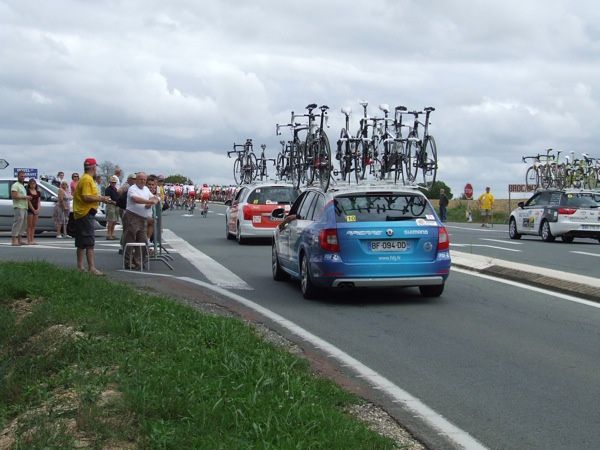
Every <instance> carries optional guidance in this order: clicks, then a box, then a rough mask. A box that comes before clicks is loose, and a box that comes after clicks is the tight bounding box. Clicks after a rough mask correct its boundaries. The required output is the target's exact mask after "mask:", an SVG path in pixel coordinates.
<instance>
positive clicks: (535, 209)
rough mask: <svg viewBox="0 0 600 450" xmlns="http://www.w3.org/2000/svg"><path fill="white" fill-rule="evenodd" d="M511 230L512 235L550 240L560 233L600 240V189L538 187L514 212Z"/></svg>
mask: <svg viewBox="0 0 600 450" xmlns="http://www.w3.org/2000/svg"><path fill="white" fill-rule="evenodd" d="M508 234H509V236H510V238H511V239H520V238H521V236H522V235H525V234H531V235H535V236H540V237H541V238H542V239H543V240H544V241H546V242H552V241H554V239H555V238H556V237H558V236H560V238H561V240H562V241H563V242H573V239H574V238H576V237H581V238H592V239H598V240H599V241H600V193H598V192H594V191H589V190H582V189H562V190H559V189H550V190H543V191H538V192H536V193H535V194H534V195H533V196H532V197H531V198H530V199H529V200H527V201H526V202H519V206H518V208H517V209H515V210H514V211H512V212H511V213H510V218H509V222H508Z"/></svg>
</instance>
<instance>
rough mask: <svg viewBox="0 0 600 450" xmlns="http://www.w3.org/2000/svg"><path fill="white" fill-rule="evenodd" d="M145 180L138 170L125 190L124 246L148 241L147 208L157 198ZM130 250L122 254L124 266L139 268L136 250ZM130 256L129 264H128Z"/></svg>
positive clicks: (149, 207) (150, 206) (144, 176)
mask: <svg viewBox="0 0 600 450" xmlns="http://www.w3.org/2000/svg"><path fill="white" fill-rule="evenodd" d="M146 180H147V177H146V174H145V173H144V172H139V173H138V174H137V176H136V179H135V184H134V185H133V186H130V187H129V189H128V190H127V209H126V210H125V214H124V215H123V227H124V233H123V234H124V235H125V240H124V242H125V246H126V245H127V244H128V243H130V242H138V243H144V244H147V243H148V238H147V236H146V224H147V221H146V219H147V217H148V210H149V209H151V208H152V206H153V205H155V204H157V203H158V202H159V199H158V197H157V196H155V195H152V193H151V192H150V190H149V189H148V187H147V186H146ZM131 251H132V250H131V248H129V249H127V251H126V252H125V255H123V256H124V258H125V261H126V264H125V268H126V269H130V270H139V269H140V268H141V265H142V264H143V263H144V262H143V261H140V259H139V256H140V255H139V254H138V252H133V254H131ZM144 257H145V256H144ZM130 258H131V261H132V263H131V265H129V261H130Z"/></svg>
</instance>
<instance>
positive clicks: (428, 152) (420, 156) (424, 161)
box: [399, 106, 438, 188]
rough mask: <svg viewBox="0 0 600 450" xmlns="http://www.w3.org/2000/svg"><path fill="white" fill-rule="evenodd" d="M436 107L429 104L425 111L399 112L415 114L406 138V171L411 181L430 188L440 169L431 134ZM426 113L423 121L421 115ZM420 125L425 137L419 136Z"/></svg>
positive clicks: (401, 112)
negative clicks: (432, 118)
mask: <svg viewBox="0 0 600 450" xmlns="http://www.w3.org/2000/svg"><path fill="white" fill-rule="evenodd" d="M433 111H435V108H433V107H431V106H429V107H427V108H424V109H423V111H400V112H399V114H400V115H403V114H408V115H412V116H413V125H412V127H410V131H409V133H408V136H407V139H406V152H405V154H406V173H407V176H408V181H409V182H416V183H418V184H421V183H420V182H419V180H418V179H420V181H421V182H422V185H423V186H424V187H426V188H429V187H431V186H432V185H433V183H434V182H435V179H436V176H437V169H438V160H437V147H436V145H435V139H434V138H433V136H432V135H430V134H429V125H430V122H429V116H430V115H431V113H432V112H433ZM423 114H425V120H424V121H423V122H421V121H420V120H419V116H421V115H423ZM419 125H421V126H422V127H423V138H422V139H421V137H420V136H419Z"/></svg>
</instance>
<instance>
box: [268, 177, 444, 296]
mask: <svg viewBox="0 0 600 450" xmlns="http://www.w3.org/2000/svg"><path fill="white" fill-rule="evenodd" d="M271 215H272V218H273V220H279V221H281V223H280V224H279V226H278V227H277V228H276V230H275V233H274V236H273V246H272V270H273V278H274V279H275V280H277V281H282V280H285V279H287V278H289V277H292V278H295V279H299V280H300V287H301V290H302V294H303V295H304V297H305V298H315V297H317V296H318V295H319V293H320V291H321V290H323V289H324V288H341V287H387V286H417V287H418V288H419V290H420V292H421V294H422V295H423V296H425V297H438V296H440V295H441V294H442V292H443V291H444V285H445V282H446V280H447V278H448V274H449V272H450V251H449V246H450V242H449V238H448V233H447V231H446V228H445V227H444V226H443V224H442V223H441V222H440V220H439V219H438V217H437V215H436V214H435V211H434V209H433V207H432V206H431V204H430V203H429V201H428V200H427V198H426V197H425V196H424V195H423V194H422V193H421V192H420V191H418V190H417V189H415V188H412V187H405V186H396V185H387V184H383V185H367V186H354V187H344V188H339V189H338V188H335V189H329V190H328V191H327V192H322V191H320V190H319V189H314V188H309V189H307V190H306V191H304V192H303V193H302V194H301V195H300V196H299V197H298V198H297V199H296V201H295V202H294V204H293V205H292V207H291V208H290V210H289V213H287V214H286V212H285V210H284V209H283V208H278V209H275V210H274V211H273V212H272V213H271Z"/></svg>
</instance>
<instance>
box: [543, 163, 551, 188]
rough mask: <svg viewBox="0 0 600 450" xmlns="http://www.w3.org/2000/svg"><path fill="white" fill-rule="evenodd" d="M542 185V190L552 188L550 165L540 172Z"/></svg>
mask: <svg viewBox="0 0 600 450" xmlns="http://www.w3.org/2000/svg"><path fill="white" fill-rule="evenodd" d="M540 172H541V173H540V185H541V186H542V189H548V188H550V187H551V185H552V176H551V174H550V167H549V166H548V165H545V166H543V167H542V170H541V171H540Z"/></svg>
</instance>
